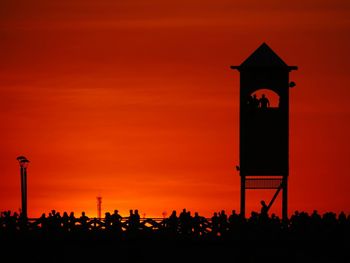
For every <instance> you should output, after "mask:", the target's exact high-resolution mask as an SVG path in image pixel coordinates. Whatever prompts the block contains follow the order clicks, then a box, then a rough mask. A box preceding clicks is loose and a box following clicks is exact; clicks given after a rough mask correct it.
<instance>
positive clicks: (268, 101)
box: [251, 89, 280, 108]
mask: <svg viewBox="0 0 350 263" xmlns="http://www.w3.org/2000/svg"><path fill="white" fill-rule="evenodd" d="M254 95H255V96H256V99H257V100H259V108H261V107H268V108H279V103H280V96H279V95H278V94H277V93H276V92H274V91H272V90H270V89H259V90H257V91H254V92H253V93H252V94H251V96H252V97H254Z"/></svg>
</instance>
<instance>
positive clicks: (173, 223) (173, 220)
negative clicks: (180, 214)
mask: <svg viewBox="0 0 350 263" xmlns="http://www.w3.org/2000/svg"><path fill="white" fill-rule="evenodd" d="M177 227H178V218H177V215H176V211H175V210H174V211H173V212H172V213H171V215H170V217H169V219H168V229H169V231H170V233H171V234H176V233H177Z"/></svg>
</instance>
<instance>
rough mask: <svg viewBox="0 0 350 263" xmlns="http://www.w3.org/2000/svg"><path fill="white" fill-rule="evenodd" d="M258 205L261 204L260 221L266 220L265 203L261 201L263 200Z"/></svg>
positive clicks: (266, 207)
mask: <svg viewBox="0 0 350 263" xmlns="http://www.w3.org/2000/svg"><path fill="white" fill-rule="evenodd" d="M260 204H261V210H260V217H261V218H262V219H266V218H268V214H267V212H268V210H269V208H268V206H267V205H266V203H265V201H263V200H262V201H261V202H260Z"/></svg>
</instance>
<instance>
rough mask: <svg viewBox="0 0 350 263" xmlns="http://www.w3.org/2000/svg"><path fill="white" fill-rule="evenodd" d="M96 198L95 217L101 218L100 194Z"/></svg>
mask: <svg viewBox="0 0 350 263" xmlns="http://www.w3.org/2000/svg"><path fill="white" fill-rule="evenodd" d="M96 199H97V217H98V219H100V220H101V211H102V196H98V197H96Z"/></svg>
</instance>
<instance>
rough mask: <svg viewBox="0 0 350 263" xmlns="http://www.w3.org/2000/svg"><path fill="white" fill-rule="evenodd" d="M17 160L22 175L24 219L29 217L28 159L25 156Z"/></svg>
mask: <svg viewBox="0 0 350 263" xmlns="http://www.w3.org/2000/svg"><path fill="white" fill-rule="evenodd" d="M17 161H18V162H19V165H20V174H21V175H20V176H21V197H22V198H21V199H22V208H21V210H22V217H23V218H24V219H28V211H27V166H28V163H29V161H28V159H27V158H26V157H24V156H19V157H17Z"/></svg>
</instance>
